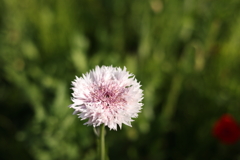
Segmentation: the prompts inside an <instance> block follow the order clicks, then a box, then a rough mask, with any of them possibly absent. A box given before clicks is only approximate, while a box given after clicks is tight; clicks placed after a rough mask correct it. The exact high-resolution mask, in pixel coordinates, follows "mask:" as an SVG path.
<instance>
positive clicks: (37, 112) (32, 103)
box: [0, 0, 240, 160]
mask: <svg viewBox="0 0 240 160" xmlns="http://www.w3.org/2000/svg"><path fill="white" fill-rule="evenodd" d="M239 52H240V1H239V0H228V1H227V0H0V106H1V108H0V159H2V160H14V159H23V160H32V159H33V160H77V159H78V160H94V159H96V158H97V150H96V148H97V147H96V145H97V141H96V137H95V135H94V133H93V129H92V127H87V126H84V125H83V123H84V122H83V121H80V120H79V119H78V118H77V116H73V115H72V112H73V110H72V109H70V108H68V105H70V104H71V101H70V97H71V92H72V91H71V90H70V87H71V81H72V80H73V79H74V78H75V76H76V75H77V76H81V75H82V74H83V73H86V72H87V71H89V70H90V69H93V68H94V67H95V66H96V65H113V66H120V67H123V66H126V67H127V69H128V70H129V71H130V72H131V73H133V74H135V75H136V78H137V79H138V80H139V81H140V82H141V84H142V89H143V90H144V100H143V103H144V106H143V109H142V112H141V113H140V114H139V117H138V118H136V119H135V121H134V122H133V123H132V125H133V126H132V127H128V126H123V128H122V130H118V131H108V132H107V135H106V144H107V148H108V149H107V150H108V155H109V159H111V160H203V159H204V160H239V159H240V144H239V143H236V144H233V145H224V144H221V143H220V142H219V141H218V140H217V139H215V138H214V137H213V136H212V126H213V124H214V122H215V121H216V120H217V119H218V118H219V117H220V116H221V115H222V114H224V113H230V114H232V115H233V116H234V117H235V118H236V120H237V121H238V122H240V117H239V115H240V53H239Z"/></svg>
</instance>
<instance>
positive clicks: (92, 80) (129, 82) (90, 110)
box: [69, 66, 143, 130]
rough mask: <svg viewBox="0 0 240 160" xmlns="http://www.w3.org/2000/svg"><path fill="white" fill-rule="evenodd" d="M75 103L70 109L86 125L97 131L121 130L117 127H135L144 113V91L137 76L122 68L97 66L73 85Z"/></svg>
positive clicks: (77, 79)
mask: <svg viewBox="0 0 240 160" xmlns="http://www.w3.org/2000/svg"><path fill="white" fill-rule="evenodd" d="M72 85H73V87H72V90H73V93H72V96H73V97H72V101H73V104H72V105H70V106H69V107H70V108H73V109H75V111H74V112H73V114H77V115H78V117H79V118H81V120H85V119H88V122H86V123H85V124H87V125H93V127H96V126H99V125H100V124H104V125H105V126H108V127H109V128H110V129H113V130H117V125H119V127H120V128H121V127H122V124H126V125H128V126H131V122H132V121H133V120H132V118H136V117H137V116H138V113H139V112H140V110H141V109H142V105H143V104H142V103H141V101H142V99H143V97H142V96H143V93H142V92H143V91H142V89H140V87H141V85H140V83H139V82H137V80H136V79H135V77H134V75H133V74H131V73H129V72H127V71H126V67H124V69H123V70H122V69H121V68H120V67H118V68H116V67H112V66H102V67H99V66H96V68H95V69H94V70H92V71H90V72H89V73H87V74H85V75H84V74H83V75H82V77H80V78H78V77H76V79H75V80H74V81H73V82H72Z"/></svg>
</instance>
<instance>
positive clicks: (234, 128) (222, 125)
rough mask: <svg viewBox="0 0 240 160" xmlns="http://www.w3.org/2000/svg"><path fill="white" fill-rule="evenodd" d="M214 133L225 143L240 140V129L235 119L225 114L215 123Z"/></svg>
mask: <svg viewBox="0 0 240 160" xmlns="http://www.w3.org/2000/svg"><path fill="white" fill-rule="evenodd" d="M213 135H214V136H215V137H217V138H218V139H219V140H220V141H221V142H223V143H225V144H232V143H235V142H236V141H238V140H239V137H240V129H239V126H238V124H237V122H236V121H235V119H234V118H233V117H232V116H231V115H229V114H224V115H223V116H222V117H221V118H220V119H219V120H218V121H217V122H216V123H215V125H214V127H213Z"/></svg>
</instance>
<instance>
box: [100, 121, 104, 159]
mask: <svg viewBox="0 0 240 160" xmlns="http://www.w3.org/2000/svg"><path fill="white" fill-rule="evenodd" d="M100 160H105V126H104V124H102V125H101V126H100Z"/></svg>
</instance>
